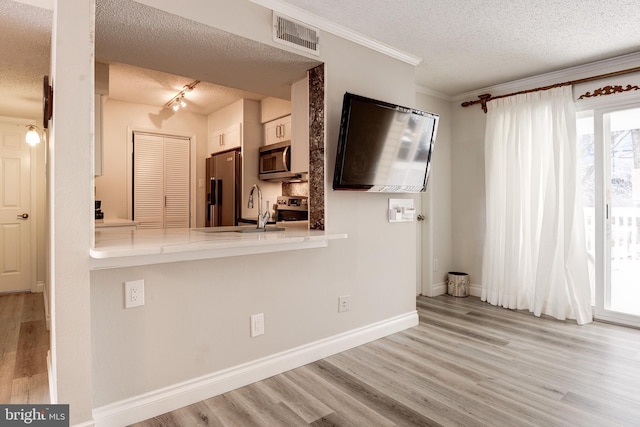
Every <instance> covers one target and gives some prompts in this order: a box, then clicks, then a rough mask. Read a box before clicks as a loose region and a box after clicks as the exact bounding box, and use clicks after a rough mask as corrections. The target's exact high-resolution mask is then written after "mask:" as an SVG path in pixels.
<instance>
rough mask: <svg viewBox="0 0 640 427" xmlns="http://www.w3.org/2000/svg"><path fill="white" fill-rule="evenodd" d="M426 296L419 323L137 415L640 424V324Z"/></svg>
mask: <svg viewBox="0 0 640 427" xmlns="http://www.w3.org/2000/svg"><path fill="white" fill-rule="evenodd" d="M417 306H418V311H419V315H420V324H419V325H418V326H416V327H414V328H411V329H408V330H406V331H403V332H400V333H397V334H394V335H391V336H389V337H386V338H383V339H380V340H377V341H375V342H372V343H369V344H366V345H363V346H360V347H357V348H354V349H352V350H349V351H346V352H343V353H340V354H337V355H334V356H331V357H328V358H326V359H323V360H320V361H318V362H315V363H311V364H309V365H306V366H303V367H301V368H297V369H294V370H291V371H289V372H286V373H284V374H280V375H277V376H274V377H272V378H269V379H267V380H264V381H260V382H257V383H254V384H251V385H249V386H246V387H243V388H240V389H237V390H234V391H231V392H229V393H225V394H222V395H220V396H216V397H213V398H211V399H207V400H205V401H202V402H198V403H196V404H194V405H190V406H187V407H184V408H181V409H178V410H176V411H173V412H169V413H166V414H164V415H160V416H158V417H155V418H153V419H150V420H147V421H144V422H141V423H138V424H136V425H137V426H139V427H152V426H243V427H244V426H270V427H272V426H638V425H640V330H636V329H630V328H624V327H620V326H614V325H608V324H604V323H593V324H590V325H585V326H578V325H576V324H575V322H570V321H567V322H561V321H557V320H554V319H549V318H537V317H534V316H533V315H531V314H529V313H523V312H517V311H511V310H506V309H503V308H498V307H493V306H491V305H489V304H486V303H483V302H481V301H480V300H479V299H478V298H475V297H467V298H454V297H449V296H440V297H437V298H424V297H418V299H417Z"/></svg>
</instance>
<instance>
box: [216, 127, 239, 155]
mask: <svg viewBox="0 0 640 427" xmlns="http://www.w3.org/2000/svg"><path fill="white" fill-rule="evenodd" d="M241 145H242V123H236V124H234V125H232V126H229V127H228V128H226V129H222V130H217V131H214V132H213V133H212V134H211V137H210V138H209V153H210V154H213V153H218V152H220V151H225V150H230V149H232V148H240V147H241Z"/></svg>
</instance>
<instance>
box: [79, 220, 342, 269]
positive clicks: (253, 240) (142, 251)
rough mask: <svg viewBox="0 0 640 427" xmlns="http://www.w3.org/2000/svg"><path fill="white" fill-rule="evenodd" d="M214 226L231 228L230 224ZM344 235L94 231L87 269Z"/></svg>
mask: <svg viewBox="0 0 640 427" xmlns="http://www.w3.org/2000/svg"><path fill="white" fill-rule="evenodd" d="M248 227H250V226H248ZM216 228H219V229H225V228H226V229H227V230H231V229H233V228H234V227H216ZM235 228H237V227H235ZM243 228H244V227H243ZM346 238H347V235H346V234H345V233H328V232H326V231H320V230H308V229H306V228H301V227H295V226H291V227H286V228H285V229H284V230H282V231H266V232H265V231H258V232H244V233H242V232H236V231H222V232H211V229H207V228H192V229H161V230H157V229H156V230H133V231H118V232H113V231H111V232H108V233H107V232H103V231H100V230H96V234H95V247H94V248H92V249H90V255H91V269H92V270H100V269H107V268H122V267H133V266H138V265H150V264H162V263H169V262H178V261H192V260H202V259H211V258H222V257H232V256H241V255H252V254H260V253H271V252H280V251H289V250H299V249H311V248H320V247H326V246H328V241H329V240H335V239H346Z"/></svg>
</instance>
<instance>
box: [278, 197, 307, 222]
mask: <svg viewBox="0 0 640 427" xmlns="http://www.w3.org/2000/svg"><path fill="white" fill-rule="evenodd" d="M307 220H309V201H308V198H307V197H305V196H278V200H277V202H276V221H277V222H281V221H307Z"/></svg>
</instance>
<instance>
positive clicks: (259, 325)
mask: <svg viewBox="0 0 640 427" xmlns="http://www.w3.org/2000/svg"><path fill="white" fill-rule="evenodd" d="M263 334H264V313H258V314H254V315H252V316H251V338H255V337H257V336H259V335H263Z"/></svg>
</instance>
